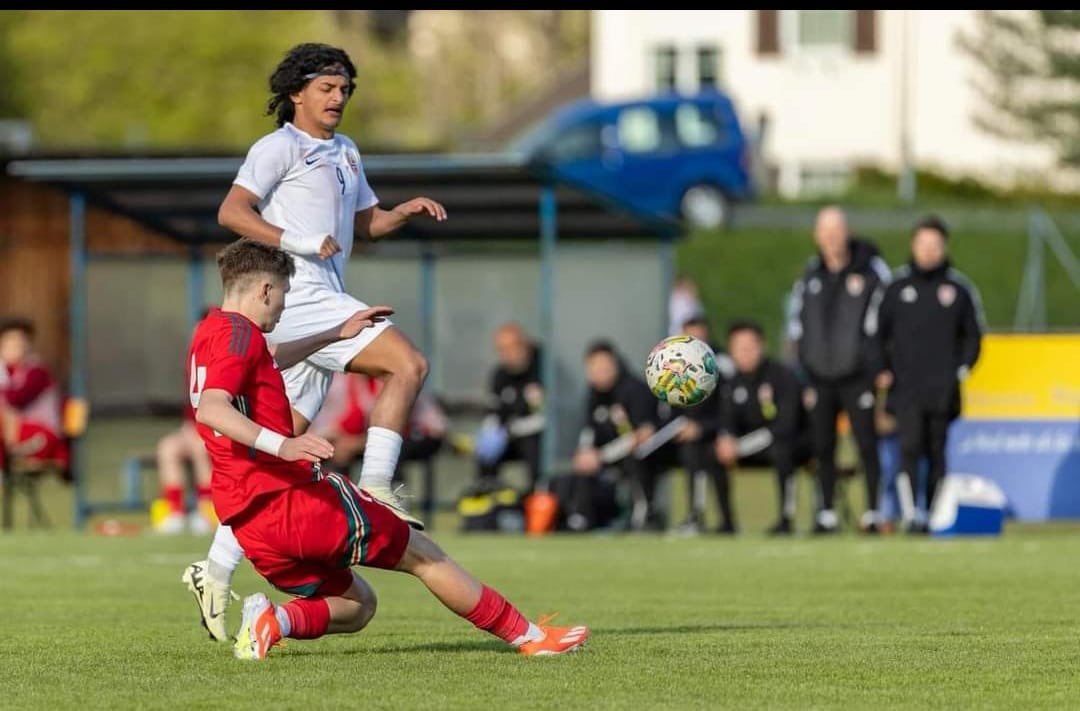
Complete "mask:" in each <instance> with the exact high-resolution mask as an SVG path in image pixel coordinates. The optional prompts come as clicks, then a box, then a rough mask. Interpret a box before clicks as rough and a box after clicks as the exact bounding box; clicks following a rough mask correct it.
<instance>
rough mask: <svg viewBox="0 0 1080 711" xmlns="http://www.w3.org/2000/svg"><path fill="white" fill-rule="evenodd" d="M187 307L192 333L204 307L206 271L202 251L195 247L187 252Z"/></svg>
mask: <svg viewBox="0 0 1080 711" xmlns="http://www.w3.org/2000/svg"><path fill="white" fill-rule="evenodd" d="M187 307H188V328H189V329H190V330H192V331H194V330H195V326H196V325H198V323H199V316H201V315H202V311H203V309H204V308H205V307H206V270H205V268H204V265H203V253H202V250H201V249H200V248H199V247H197V246H196V247H192V248H191V250H190V251H189V252H188V273H187Z"/></svg>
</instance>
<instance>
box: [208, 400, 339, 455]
mask: <svg viewBox="0 0 1080 711" xmlns="http://www.w3.org/2000/svg"><path fill="white" fill-rule="evenodd" d="M195 419H196V420H197V421H198V422H199V424H202V425H206V426H207V427H210V428H212V429H214V430H215V431H216V432H220V433H221V434H223V435H225V436H226V437H228V438H229V439H231V440H232V441H234V442H239V443H240V444H242V445H244V446H246V447H254V448H255V449H257V450H259V451H261V452H266V453H267V454H270V455H273V456H275V457H280V458H281V459H284V460H285V461H288V462H295V461H306V462H317V461H319V460H321V459H329V458H330V457H332V456H334V446H333V445H332V444H330V443H329V442H327V441H326V440H325V439H323V438H322V437H317V436H315V435H311V434H303V435H300V436H299V437H286V436H285V435H282V434H280V433H278V432H273V431H271V430H268V429H266V428H265V427H262V426H260V425H258V424H256V423H255V422H253V421H251V420H250V419H248V417H247V416H246V415H245V414H244V413H242V412H240V411H239V410H237V409H236V408H235V407H233V405H232V395H230V394H229V392H228V391H227V390H222V389H220V388H208V389H206V390H203V391H202V393H201V394H200V395H199V406H198V408H196V410H195Z"/></svg>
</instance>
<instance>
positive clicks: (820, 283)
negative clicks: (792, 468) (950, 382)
mask: <svg viewBox="0 0 1080 711" xmlns="http://www.w3.org/2000/svg"><path fill="white" fill-rule="evenodd" d="M814 241H815V242H816V244H817V247H818V254H817V256H815V257H813V258H812V259H811V260H810V262H809V264H808V265H807V267H806V271H805V273H804V274H803V276H802V278H800V279H799V280H798V281H797V282H796V283H795V287H794V290H793V292H792V301H791V318H790V321H789V324H788V335H789V337H790V338H791V339H792V340H793V341H795V343H796V344H797V347H798V358H799V365H800V366H801V367H802V369H803V371H805V374H806V377H807V378H808V380H809V387H808V388H807V389H806V392H805V403H806V407H807V409H809V411H810V426H811V435H812V439H813V446H814V456H815V458H816V459H817V465H818V477H819V481H820V485H821V502H820V503H821V508H820V510H819V511H818V516H817V523H816V525H815V527H814V531H815V532H817V533H829V532H832V531H835V530H836V528H837V524H838V520H837V517H836V514H835V512H834V511H833V497H834V493H835V488H836V460H835V455H836V417H837V415H838V414H839V412H840V410H843V411H845V412H847V415H848V419H849V420H850V421H851V430H852V433H853V434H854V436H855V442H856V444H857V445H858V449H859V457H860V459H861V460H862V465H863V470H864V471H865V472H866V497H867V502H868V505H867V511H866V514H865V515H864V516H863V529H864V530H866V531H868V532H872V531H876V530H877V525H878V522H877V511H876V509H877V500H878V481H879V480H880V478H881V466H880V464H879V463H878V455H877V435H876V434H875V432H874V383H873V381H874V376H875V375H876V374H877V373H878V371H879V370H880V369H881V364H880V362H875V361H876V360H877V359H875V358H874V357H873V356H874V354H875V353H876V352H877V350H876V349H875V348H874V347H873V345H874V339H875V336H876V331H877V305H878V302H879V301H880V299H881V296H882V293H883V291H884V288H885V285H886V284H888V282H889V278H890V274H889V268H888V266H887V265H886V264H885V262H884V260H882V258H881V257H880V256H879V254H878V250H877V248H876V247H874V246H873V245H872V244H870V243H868V242H865V241H863V240H859V239H852V238H850V237H849V233H848V225H847V217H846V216H845V215H844V212H843V211H842V210H841V209H840V208H837V207H826V208H824V209H823V210H821V212H820V213H818V217H817V222H816V223H815V225H814Z"/></svg>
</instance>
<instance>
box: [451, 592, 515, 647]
mask: <svg viewBox="0 0 1080 711" xmlns="http://www.w3.org/2000/svg"><path fill="white" fill-rule="evenodd" d="M465 619H466V620H468V621H469V622H471V623H473V624H474V625H476V626H477V628H479V629H482V630H484V631H485V632H490V633H491V634H493V635H495V636H496V637H498V638H499V639H501V640H503V641H504V642H509V643H513V642H514V641H515V640H516V639H518V638H519V637H521V636H522V635H524V634H525V633H526V632H528V631H529V621H528V620H526V619H525V616H524V615H522V614H521V613H520V612H518V609H517V608H516V607H514V606H513V605H511V604H510V603H509V602H507V601H506V598H504V597H503V596H502V595H500V594H499V593H497V592H495V591H494V590H492V589H491V588H489V587H488V586H487V585H485V586H484V589H483V591H482V592H481V593H480V602H478V603H476V607H474V608H473V610H472V612H470V613H469V614H467V615H465Z"/></svg>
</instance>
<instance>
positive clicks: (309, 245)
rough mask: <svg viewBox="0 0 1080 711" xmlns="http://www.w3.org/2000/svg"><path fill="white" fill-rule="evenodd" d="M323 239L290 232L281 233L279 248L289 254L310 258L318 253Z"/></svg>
mask: <svg viewBox="0 0 1080 711" xmlns="http://www.w3.org/2000/svg"><path fill="white" fill-rule="evenodd" d="M325 240H326V238H325V237H305V236H304V235H300V234H297V233H296V232H293V231H292V230H285V231H284V232H282V233H281V248H282V249H284V250H285V251H286V252H289V253H290V254H298V255H300V256H305V257H311V256H315V255H317V254H318V253H319V250H320V249H321V248H322V243H323V242H324V241H325Z"/></svg>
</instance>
